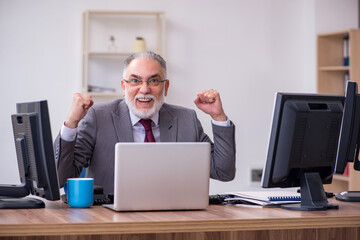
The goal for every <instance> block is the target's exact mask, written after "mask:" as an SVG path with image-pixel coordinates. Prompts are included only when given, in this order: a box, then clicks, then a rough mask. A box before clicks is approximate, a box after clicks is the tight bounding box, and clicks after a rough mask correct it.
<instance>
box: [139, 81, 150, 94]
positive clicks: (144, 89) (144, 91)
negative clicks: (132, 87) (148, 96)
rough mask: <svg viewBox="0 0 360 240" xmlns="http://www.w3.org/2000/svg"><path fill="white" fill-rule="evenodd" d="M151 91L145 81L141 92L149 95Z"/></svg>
mask: <svg viewBox="0 0 360 240" xmlns="http://www.w3.org/2000/svg"><path fill="white" fill-rule="evenodd" d="M149 91H150V88H149V84H148V82H147V81H143V82H142V83H141V86H140V92H142V93H148V92H149Z"/></svg>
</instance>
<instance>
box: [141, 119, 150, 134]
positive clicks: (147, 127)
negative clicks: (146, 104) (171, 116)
mask: <svg viewBox="0 0 360 240" xmlns="http://www.w3.org/2000/svg"><path fill="white" fill-rule="evenodd" d="M151 122H152V120H151V119H141V120H140V123H141V124H142V125H143V126H144V128H145V131H148V130H150V129H151Z"/></svg>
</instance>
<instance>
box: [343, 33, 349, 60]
mask: <svg viewBox="0 0 360 240" xmlns="http://www.w3.org/2000/svg"><path fill="white" fill-rule="evenodd" d="M349 47H350V46H349V37H345V38H344V39H343V55H344V66H349V60H350V48H349Z"/></svg>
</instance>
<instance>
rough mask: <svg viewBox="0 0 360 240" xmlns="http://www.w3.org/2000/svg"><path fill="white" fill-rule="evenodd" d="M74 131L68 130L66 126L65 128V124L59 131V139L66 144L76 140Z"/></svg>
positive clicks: (74, 129) (73, 129) (75, 129)
mask: <svg viewBox="0 0 360 240" xmlns="http://www.w3.org/2000/svg"><path fill="white" fill-rule="evenodd" d="M76 131H77V128H68V127H67V126H65V124H63V125H62V126H61V130H60V136H61V139H63V140H65V141H67V142H72V141H74V140H75V138H76Z"/></svg>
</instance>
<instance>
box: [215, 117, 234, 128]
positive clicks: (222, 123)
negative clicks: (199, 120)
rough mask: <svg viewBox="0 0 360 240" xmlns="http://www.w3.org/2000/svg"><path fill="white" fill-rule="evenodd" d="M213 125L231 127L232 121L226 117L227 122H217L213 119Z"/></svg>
mask: <svg viewBox="0 0 360 240" xmlns="http://www.w3.org/2000/svg"><path fill="white" fill-rule="evenodd" d="M211 122H212V124H214V125H216V126H221V127H230V119H229V118H228V117H226V121H215V120H213V119H211Z"/></svg>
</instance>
